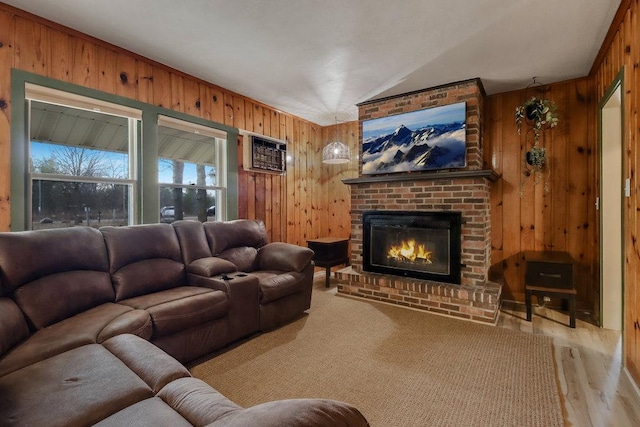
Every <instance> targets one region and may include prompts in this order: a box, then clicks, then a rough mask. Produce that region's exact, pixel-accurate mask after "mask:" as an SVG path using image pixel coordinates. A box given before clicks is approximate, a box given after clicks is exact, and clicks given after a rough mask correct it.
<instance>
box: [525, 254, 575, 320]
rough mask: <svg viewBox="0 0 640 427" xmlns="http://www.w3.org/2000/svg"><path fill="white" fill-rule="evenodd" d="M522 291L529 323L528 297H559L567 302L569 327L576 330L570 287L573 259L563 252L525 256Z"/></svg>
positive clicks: (573, 301) (573, 299)
mask: <svg viewBox="0 0 640 427" xmlns="http://www.w3.org/2000/svg"><path fill="white" fill-rule="evenodd" d="M524 260H525V279H524V282H525V283H524V284H525V286H524V292H525V302H526V305H527V321H528V322H530V321H531V311H532V309H531V296H532V295H535V296H536V297H538V299H540V298H543V297H544V296H558V297H560V298H562V299H564V300H569V326H570V327H572V328H575V327H576V295H577V293H578V292H577V291H576V289H575V288H574V284H573V266H574V262H573V258H571V255H569V254H568V253H566V252H534V251H527V252H525V254H524Z"/></svg>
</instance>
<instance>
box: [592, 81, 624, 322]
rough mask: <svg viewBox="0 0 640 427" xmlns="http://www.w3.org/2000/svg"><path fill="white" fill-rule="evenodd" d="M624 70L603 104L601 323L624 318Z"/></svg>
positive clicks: (622, 320)
mask: <svg viewBox="0 0 640 427" xmlns="http://www.w3.org/2000/svg"><path fill="white" fill-rule="evenodd" d="M623 105H624V103H623V92H622V72H621V73H620V74H618V76H617V78H616V80H615V81H614V82H613V83H612V84H611V86H610V87H609V89H608V90H607V92H606V93H605V96H604V97H603V98H602V101H601V102H600V105H599V118H600V141H599V142H600V143H599V150H600V153H599V154H600V198H599V201H598V205H599V209H600V326H602V327H603V328H606V329H613V330H618V331H621V330H622V329H623V322H624V311H623V309H624V298H623V296H624V254H625V250H624V243H625V242H624V235H623V232H624V210H623V204H624V197H625V194H624V181H625V180H624V177H623V173H624V163H623V148H624V143H623V140H624V137H623V133H622V129H624V128H623V126H622V125H623V120H624V118H623Z"/></svg>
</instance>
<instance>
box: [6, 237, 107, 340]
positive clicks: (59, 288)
mask: <svg viewBox="0 0 640 427" xmlns="http://www.w3.org/2000/svg"><path fill="white" fill-rule="evenodd" d="M0 282H1V284H2V293H3V294H4V295H8V296H10V297H11V298H13V299H14V300H15V302H16V304H17V305H18V306H19V307H20V309H21V310H22V312H23V313H24V314H25V316H26V318H27V320H28V321H29V324H30V327H31V328H32V329H34V330H36V329H41V328H44V327H45V326H48V325H51V324H53V323H56V322H59V321H60V320H63V319H66V318H68V317H71V316H73V315H75V314H77V313H80V312H82V311H85V310H88V309H90V308H92V307H95V306H98V305H100V304H102V303H105V302H109V301H113V300H114V297H115V295H114V290H113V287H112V285H111V279H110V277H109V264H108V259H107V251H106V248H105V245H104V240H103V239H102V234H100V232H99V231H98V230H95V229H93V228H90V227H71V228H64V229H55V230H39V231H22V232H13V233H11V232H8V233H0Z"/></svg>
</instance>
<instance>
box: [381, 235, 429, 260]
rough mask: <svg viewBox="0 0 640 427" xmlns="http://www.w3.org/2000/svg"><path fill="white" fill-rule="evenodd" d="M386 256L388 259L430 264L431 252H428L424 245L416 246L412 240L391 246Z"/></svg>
mask: <svg viewBox="0 0 640 427" xmlns="http://www.w3.org/2000/svg"><path fill="white" fill-rule="evenodd" d="M387 256H388V257H389V258H395V259H403V260H407V261H411V262H416V261H419V262H423V263H427V264H431V251H428V250H427V248H426V246H425V245H420V244H418V243H417V242H416V241H415V240H414V239H411V240H403V241H402V242H400V245H397V246H396V245H393V246H391V248H390V249H389V251H388V252H387Z"/></svg>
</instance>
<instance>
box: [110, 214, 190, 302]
mask: <svg viewBox="0 0 640 427" xmlns="http://www.w3.org/2000/svg"><path fill="white" fill-rule="evenodd" d="M100 231H101V232H102V234H103V236H104V241H105V243H106V245H107V251H108V254H109V272H110V273H111V280H112V281H113V285H114V288H115V291H116V301H120V300H123V299H126V298H133V297H136V296H138V295H144V294H148V293H151V292H157V291H161V290H164V289H170V288H174V287H176V286H184V285H185V284H186V283H187V279H186V273H185V269H184V264H183V263H182V256H181V254H180V244H179V243H178V237H177V236H176V233H175V231H174V229H173V227H172V226H171V224H145V225H132V226H128V227H102V228H100Z"/></svg>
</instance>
